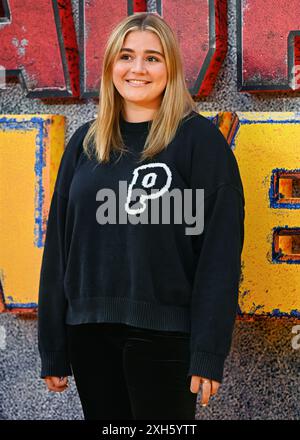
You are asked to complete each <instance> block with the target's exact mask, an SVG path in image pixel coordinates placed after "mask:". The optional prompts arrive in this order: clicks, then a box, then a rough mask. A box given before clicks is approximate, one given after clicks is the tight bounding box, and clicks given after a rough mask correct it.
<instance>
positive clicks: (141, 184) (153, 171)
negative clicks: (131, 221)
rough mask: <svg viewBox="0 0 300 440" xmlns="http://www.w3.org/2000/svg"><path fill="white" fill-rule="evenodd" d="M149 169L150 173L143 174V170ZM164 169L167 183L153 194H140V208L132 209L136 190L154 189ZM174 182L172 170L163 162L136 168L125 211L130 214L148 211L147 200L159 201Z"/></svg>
mask: <svg viewBox="0 0 300 440" xmlns="http://www.w3.org/2000/svg"><path fill="white" fill-rule="evenodd" d="M147 169H149V171H148V172H146V173H145V172H143V170H147ZM161 169H163V171H164V172H165V175H166V181H165V183H164V184H163V186H162V187H161V188H159V189H158V190H156V191H155V192H154V193H152V194H140V198H139V202H140V203H141V205H142V206H141V207H140V208H130V207H129V204H130V202H134V201H135V199H133V200H132V195H133V191H134V190H135V189H137V190H138V189H141V188H144V189H149V188H150V189H151V188H154V186H155V184H156V181H157V177H158V173H159V170H161ZM171 181H172V173H171V170H170V168H169V167H168V166H167V165H166V164H165V163H162V162H155V163H151V164H147V165H141V166H140V167H138V168H135V169H134V170H133V178H132V181H131V182H130V184H129V187H128V193H127V199H126V203H125V210H126V211H127V213H128V214H139V213H141V212H144V211H145V209H146V202H145V200H147V199H157V198H158V197H161V196H162V195H163V194H164V193H165V192H166V191H168V189H169V188H170V185H171Z"/></svg>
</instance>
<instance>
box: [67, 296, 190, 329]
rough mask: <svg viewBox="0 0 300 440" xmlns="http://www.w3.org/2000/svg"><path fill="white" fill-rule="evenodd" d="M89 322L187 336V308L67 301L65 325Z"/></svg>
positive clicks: (104, 299)
mask: <svg viewBox="0 0 300 440" xmlns="http://www.w3.org/2000/svg"><path fill="white" fill-rule="evenodd" d="M89 322H116V323H123V324H128V325H133V326H135V327H141V328H148V329H153V330H165V331H182V332H187V333H190V309H189V307H176V306H162V305H160V304H150V303H146V302H141V301H134V300H132V299H128V298H121V297H114V298H112V297H104V296H102V297H86V298H76V299H74V298H73V299H68V308H67V314H66V323H67V324H70V325H74V324H84V323H89Z"/></svg>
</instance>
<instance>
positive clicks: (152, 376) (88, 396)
mask: <svg viewBox="0 0 300 440" xmlns="http://www.w3.org/2000/svg"><path fill="white" fill-rule="evenodd" d="M67 334H68V350H69V356H70V361H71V365H72V371H73V374H74V380H75V383H76V388H77V391H78V394H79V398H80V401H81V405H82V409H83V413H84V418H85V420H137V419H139V420H149V419H150V420H151V419H153V420H155V419H169V420H170V419H174V420H176V419H178V420H195V411H196V399H197V394H196V393H192V392H191V391H190V381H191V377H190V376H189V377H187V373H188V368H189V359H190V349H189V338H190V337H189V334H188V333H183V332H173V331H158V330H149V329H142V328H139V327H133V326H129V325H125V324H118V323H88V324H80V325H67Z"/></svg>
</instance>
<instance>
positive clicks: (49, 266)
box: [38, 124, 87, 378]
mask: <svg viewBox="0 0 300 440" xmlns="http://www.w3.org/2000/svg"><path fill="white" fill-rule="evenodd" d="M86 128H87V124H84V125H83V126H81V127H79V129H77V130H76V131H75V133H74V134H73V135H72V137H71V139H70V141H69V142H68V144H67V146H66V148H65V151H64V153H63V156H62V159H61V162H60V166H59V170H58V174H57V178H56V182H55V187H54V192H53V196H52V199H51V204H50V209H49V215H48V220H47V230H46V237H45V245H44V251H43V257H42V264H41V270H40V282H39V296H38V349H39V353H40V358H41V372H40V377H41V378H45V377H46V376H71V375H72V370H71V366H70V362H69V358H68V350H67V337H66V326H65V313H66V306H67V301H66V297H65V293H64V273H65V268H66V256H65V252H64V249H65V243H64V236H65V221H66V213H67V207H68V192H69V187H70V184H71V180H72V176H73V174H74V170H75V167H76V164H77V161H78V158H79V155H80V152H81V151H82V148H81V147H82V140H83V138H84V136H85V134H86Z"/></svg>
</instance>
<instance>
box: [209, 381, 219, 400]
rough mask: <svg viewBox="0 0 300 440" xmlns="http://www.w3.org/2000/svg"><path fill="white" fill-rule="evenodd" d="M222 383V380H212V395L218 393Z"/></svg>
mask: <svg viewBox="0 0 300 440" xmlns="http://www.w3.org/2000/svg"><path fill="white" fill-rule="evenodd" d="M220 385H221V384H220V382H217V381H215V380H212V381H211V396H214V395H215V394H217V392H218V389H219V386H220Z"/></svg>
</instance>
